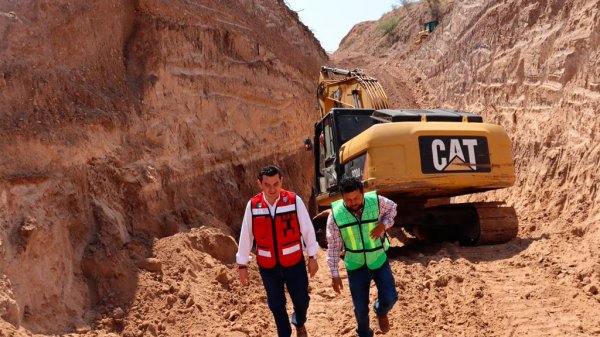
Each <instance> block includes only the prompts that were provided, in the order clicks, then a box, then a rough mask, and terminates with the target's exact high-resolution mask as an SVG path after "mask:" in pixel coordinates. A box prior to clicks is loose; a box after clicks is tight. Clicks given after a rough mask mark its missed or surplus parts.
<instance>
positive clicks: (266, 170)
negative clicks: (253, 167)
mask: <svg viewBox="0 0 600 337" xmlns="http://www.w3.org/2000/svg"><path fill="white" fill-rule="evenodd" d="M276 175H279V178H281V170H280V169H279V167H277V166H275V165H267V166H265V167H263V168H261V169H260V172H258V177H257V178H258V180H260V181H261V182H262V180H263V177H264V176H268V177H274V176H276Z"/></svg>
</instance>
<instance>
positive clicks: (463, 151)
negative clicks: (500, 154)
mask: <svg viewBox="0 0 600 337" xmlns="http://www.w3.org/2000/svg"><path fill="white" fill-rule="evenodd" d="M419 149H420V153H421V172H423V173H465V172H490V171H491V167H490V155H489V150H488V143H487V139H486V138H485V137H451V136H421V137H419Z"/></svg>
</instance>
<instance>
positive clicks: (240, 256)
mask: <svg viewBox="0 0 600 337" xmlns="http://www.w3.org/2000/svg"><path fill="white" fill-rule="evenodd" d="M253 243H254V234H252V210H251V209H250V201H248V204H247V205H246V212H245V213H244V220H243V221H242V229H241V230H240V242H239V243H238V251H237V254H235V260H236V262H237V263H238V264H242V265H246V264H248V262H249V261H250V259H251V257H250V251H251V250H252V244H253Z"/></svg>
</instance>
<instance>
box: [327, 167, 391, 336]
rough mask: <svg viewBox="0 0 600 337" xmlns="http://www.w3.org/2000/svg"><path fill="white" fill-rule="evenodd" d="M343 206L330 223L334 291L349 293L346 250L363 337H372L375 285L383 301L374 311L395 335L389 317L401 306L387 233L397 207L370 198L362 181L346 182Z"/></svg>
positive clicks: (381, 325) (337, 206)
mask: <svg viewBox="0 0 600 337" xmlns="http://www.w3.org/2000/svg"><path fill="white" fill-rule="evenodd" d="M340 190H341V193H342V200H338V201H336V202H334V203H333V204H331V209H332V212H331V214H330V215H329V218H328V219H327V244H328V246H327V263H328V264H329V269H330V271H331V286H332V287H333V290H334V291H335V292H337V293H338V294H340V293H341V290H342V289H343V285H342V280H341V278H340V276H339V271H338V262H339V259H340V255H341V251H342V248H344V251H345V253H344V263H345V265H346V270H347V273H348V283H349V286H350V295H351V296H352V303H353V304H354V316H355V317H356V323H357V328H356V333H357V334H358V337H372V336H373V330H372V329H371V328H370V327H369V288H370V285H371V280H373V281H375V285H376V286H377V291H378V296H377V301H376V302H375V304H374V305H373V310H374V311H375V314H376V315H377V320H378V323H379V328H380V330H381V331H382V332H383V333H386V332H388V331H389V330H390V322H389V319H388V317H387V314H388V312H389V311H390V309H392V307H393V306H394V303H396V301H397V300H398V292H397V291H396V285H395V282H394V276H393V275H392V270H391V268H390V263H389V261H388V259H387V255H386V251H387V249H388V247H389V241H388V240H387V236H386V235H385V230H386V229H388V228H390V227H392V226H393V225H394V217H396V203H394V202H393V201H391V200H390V199H387V198H385V197H382V196H379V195H377V192H375V191H372V192H367V193H364V190H363V185H362V182H361V181H360V179H358V178H344V179H342V181H341V182H340Z"/></svg>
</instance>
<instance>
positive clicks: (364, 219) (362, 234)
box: [331, 191, 390, 270]
mask: <svg viewBox="0 0 600 337" xmlns="http://www.w3.org/2000/svg"><path fill="white" fill-rule="evenodd" d="M364 198H365V205H364V209H363V212H362V216H361V218H360V220H359V219H357V218H356V217H355V216H354V215H353V214H352V213H351V212H350V211H349V210H348V209H347V208H346V206H344V201H343V200H338V201H336V202H334V203H333V204H331V209H332V211H333V218H334V219H335V223H336V224H337V226H338V228H339V229H340V233H341V235H342V240H343V241H344V247H345V248H346V254H345V256H344V263H345V264H346V269H347V270H356V269H359V268H361V267H362V266H364V265H365V264H366V265H367V267H368V268H369V269H371V270H375V269H379V268H381V266H382V265H383V264H384V263H385V261H386V259H387V256H386V254H385V251H386V250H387V249H388V248H389V245H390V244H389V241H388V239H387V236H384V238H377V239H371V236H370V233H371V230H372V229H373V228H375V227H377V224H378V223H379V199H378V198H377V192H376V191H372V192H367V193H365V194H364Z"/></svg>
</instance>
